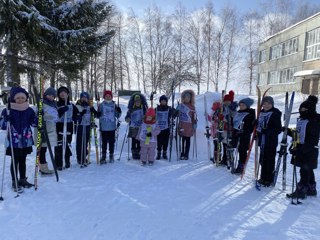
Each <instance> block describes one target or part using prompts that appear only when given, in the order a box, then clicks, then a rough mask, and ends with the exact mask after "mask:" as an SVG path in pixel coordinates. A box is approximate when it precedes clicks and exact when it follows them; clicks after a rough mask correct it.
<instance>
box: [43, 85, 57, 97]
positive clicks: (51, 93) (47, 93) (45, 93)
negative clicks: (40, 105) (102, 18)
mask: <svg viewBox="0 0 320 240" xmlns="http://www.w3.org/2000/svg"><path fill="white" fill-rule="evenodd" d="M48 95H50V96H54V97H56V96H57V91H56V90H55V89H54V88H53V87H49V88H48V89H47V90H46V91H45V92H44V94H43V96H48Z"/></svg>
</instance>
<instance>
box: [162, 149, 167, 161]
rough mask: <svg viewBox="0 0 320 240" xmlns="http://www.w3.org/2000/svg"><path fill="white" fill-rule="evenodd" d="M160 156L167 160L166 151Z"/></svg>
mask: <svg viewBox="0 0 320 240" xmlns="http://www.w3.org/2000/svg"><path fill="white" fill-rule="evenodd" d="M162 157H163V159H164V160H168V156H167V151H163V153H162Z"/></svg>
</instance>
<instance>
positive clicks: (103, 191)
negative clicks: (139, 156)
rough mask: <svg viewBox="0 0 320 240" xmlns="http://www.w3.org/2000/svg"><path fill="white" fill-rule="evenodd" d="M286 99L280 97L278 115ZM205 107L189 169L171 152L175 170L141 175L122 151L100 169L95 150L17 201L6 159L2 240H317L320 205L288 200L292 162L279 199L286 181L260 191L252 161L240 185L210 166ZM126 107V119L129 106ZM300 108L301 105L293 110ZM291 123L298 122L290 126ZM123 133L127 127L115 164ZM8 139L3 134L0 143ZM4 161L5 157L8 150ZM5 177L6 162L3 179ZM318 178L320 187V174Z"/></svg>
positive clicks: (166, 166) (160, 164)
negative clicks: (87, 159)
mask: <svg viewBox="0 0 320 240" xmlns="http://www.w3.org/2000/svg"><path fill="white" fill-rule="evenodd" d="M207 97H208V103H210V102H212V99H213V98H218V96H217V95H213V94H211V95H210V96H209V94H208V95H207ZM210 97H211V98H210ZM238 99H240V98H238ZM283 99H284V97H283V96H276V97H275V102H276V104H277V105H278V106H277V107H278V108H279V109H280V110H281V109H283V105H284V100H283ZM298 99H299V96H298ZM202 101H203V95H200V96H198V97H197V110H198V117H199V123H198V129H197V141H198V143H197V144H198V158H197V159H192V145H191V151H190V153H191V154H190V155H191V157H190V160H188V161H177V154H176V152H175V151H173V152H172V161H171V162H168V161H164V160H159V161H156V162H155V164H154V166H144V167H142V166H140V163H139V161H135V160H130V161H127V147H126V145H125V147H124V151H123V154H122V157H121V160H120V161H115V162H114V163H113V164H109V163H108V164H106V165H102V166H98V165H96V163H95V152H94V143H92V148H91V159H92V161H93V162H92V164H90V165H89V166H88V167H86V168H80V167H79V166H78V165H77V164H76V163H75V160H74V159H73V158H71V160H72V168H71V169H67V170H63V171H62V172H59V174H60V175H59V176H60V181H59V182H58V183H57V182H55V177H41V176H40V175H39V178H38V181H39V188H38V190H37V191H35V190H34V189H33V188H31V189H25V191H24V193H22V194H20V197H18V198H14V196H15V195H16V194H15V193H14V192H13V191H12V190H11V177H10V171H9V164H10V158H9V157H7V158H6V166H5V176H4V191H3V197H4V201H3V202H0V223H1V229H0V239H1V240H11V239H14V240H17V239H23V240H29V239H30V240H34V239H48V240H51V239H52V240H56V239H59V240H64V239H66V240H67V239H68V240H70V239H77V240H78V239H97V240H98V239H101V240H102V239H120V240H122V239H123V240H124V239H130V240H131V239H137V240H150V239H156V240H162V239H163V240H171V239H172V240H177V239H181V240H193V239H197V240H198V239H205V240H206V239H208V240H209V239H230V240H231V239H232V240H233V239H259V240H260V239H262V240H264V239H266V240H267V239H299V240H300V239H301V240H303V239H318V238H319V236H320V221H319V220H320V211H319V210H320V204H319V200H318V198H307V199H306V200H303V204H302V205H299V206H294V205H291V204H290V201H291V200H288V199H286V198H285V194H286V193H288V192H291V183H292V166H291V165H290V164H289V162H290V161H289V159H290V157H289V159H288V166H287V167H288V169H287V189H286V191H282V183H281V178H282V174H281V173H280V174H279V178H278V183H277V185H276V187H275V188H262V189H261V191H257V190H256V189H255V187H254V177H253V176H254V174H253V154H252V157H251V159H250V161H249V164H248V168H247V171H246V175H245V176H244V179H243V180H240V177H239V176H235V175H231V174H230V173H229V172H228V171H227V170H226V168H224V167H218V168H217V167H216V166H215V165H213V164H212V163H211V162H210V161H208V160H207V143H206V139H205V137H204V136H203V133H204V125H205V123H204V119H203V116H201V114H202V113H203V112H204V111H203V109H204V107H203V102H202ZM301 101H302V99H300V102H301ZM122 104H123V105H122V109H123V112H124V114H125V103H122ZM298 106H299V101H298V102H297V103H296V104H295V108H297V107H298ZM209 107H210V106H208V108H209ZM208 110H209V109H208ZM295 110H296V109H294V111H295ZM294 120H295V116H293V118H292V121H291V124H294ZM125 129H126V125H125V123H124V122H123V123H122V127H121V131H120V137H119V142H118V149H117V154H116V156H115V159H117V158H118V156H119V151H120V147H121V144H122V141H123V136H124V132H125ZM4 136H5V132H3V131H2V132H1V133H0V141H1V142H4V141H3V139H4ZM280 137H281V136H279V138H280ZM73 148H74V147H73ZM173 149H174V150H175V146H173ZM0 153H1V154H0V155H1V156H3V153H4V152H3V148H2V149H1V150H0ZM34 159H35V151H34V152H33V154H32V155H29V156H28V160H27V176H28V177H29V180H30V181H31V182H32V181H33V177H34V161H35V160H34ZM47 160H49V158H48V159H47ZM2 169H3V159H2V160H1V164H0V172H1V173H2ZM315 173H316V178H317V181H318V182H319V176H318V175H319V174H318V170H316V171H315Z"/></svg>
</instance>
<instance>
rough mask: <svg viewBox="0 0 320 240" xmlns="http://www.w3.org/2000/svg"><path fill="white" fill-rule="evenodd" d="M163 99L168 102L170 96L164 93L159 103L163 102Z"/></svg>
mask: <svg viewBox="0 0 320 240" xmlns="http://www.w3.org/2000/svg"><path fill="white" fill-rule="evenodd" d="M162 100H165V101H166V102H168V98H167V96H166V95H162V96H161V97H160V98H159V103H161V101H162Z"/></svg>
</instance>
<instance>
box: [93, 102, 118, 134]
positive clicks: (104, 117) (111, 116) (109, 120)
mask: <svg viewBox="0 0 320 240" xmlns="http://www.w3.org/2000/svg"><path fill="white" fill-rule="evenodd" d="M98 112H99V123H100V130H101V131H114V130H116V128H117V120H118V119H119V118H120V116H121V108H120V107H118V106H117V104H116V103H115V102H114V101H111V102H109V103H108V102H107V101H103V102H102V103H101V104H100V105H99V108H98Z"/></svg>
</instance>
